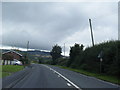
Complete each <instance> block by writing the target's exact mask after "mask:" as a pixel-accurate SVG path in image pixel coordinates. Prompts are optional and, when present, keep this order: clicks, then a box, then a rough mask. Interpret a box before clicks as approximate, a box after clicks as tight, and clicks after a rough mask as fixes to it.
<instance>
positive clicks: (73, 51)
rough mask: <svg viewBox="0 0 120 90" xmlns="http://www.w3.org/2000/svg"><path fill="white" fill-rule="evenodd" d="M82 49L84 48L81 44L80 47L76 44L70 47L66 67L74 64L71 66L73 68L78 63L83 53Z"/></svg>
mask: <svg viewBox="0 0 120 90" xmlns="http://www.w3.org/2000/svg"><path fill="white" fill-rule="evenodd" d="M83 47H84V46H83V44H81V46H80V45H79V44H76V43H75V45H74V46H73V47H70V59H69V61H68V65H67V66H70V65H71V64H72V63H73V62H74V64H72V65H73V67H74V65H75V64H77V63H78V60H79V59H78V58H79V56H80V54H81V53H82V51H83ZM75 66H76V65H75Z"/></svg>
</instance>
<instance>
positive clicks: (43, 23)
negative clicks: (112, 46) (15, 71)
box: [0, 2, 118, 54]
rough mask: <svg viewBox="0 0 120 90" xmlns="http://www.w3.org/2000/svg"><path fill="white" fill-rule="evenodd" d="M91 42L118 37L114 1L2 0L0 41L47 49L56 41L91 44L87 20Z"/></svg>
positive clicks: (58, 42)
mask: <svg viewBox="0 0 120 90" xmlns="http://www.w3.org/2000/svg"><path fill="white" fill-rule="evenodd" d="M89 18H90V19H92V27H93V34H94V39H95V44H97V43H101V42H104V41H107V40H117V39H118V3H117V2H66V3H65V2H62V3H61V2H56V3H55V2H3V3H2V30H3V31H2V34H0V35H2V44H3V46H4V45H8V46H15V47H22V48H25V47H26V44H27V41H29V42H30V48H34V49H42V50H49V51H50V50H51V49H52V46H53V45H55V44H58V45H60V46H62V47H63V45H64V43H65V45H66V52H67V54H68V51H69V48H70V46H73V45H74V43H79V44H83V45H85V47H87V46H91V45H92V43H91V36H90V28H89V22H88V19H89Z"/></svg>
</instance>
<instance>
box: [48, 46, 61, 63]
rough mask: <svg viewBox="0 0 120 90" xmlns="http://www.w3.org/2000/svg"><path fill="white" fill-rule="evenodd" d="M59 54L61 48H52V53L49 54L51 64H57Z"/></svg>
mask: <svg viewBox="0 0 120 90" xmlns="http://www.w3.org/2000/svg"><path fill="white" fill-rule="evenodd" d="M61 53H62V48H61V47H60V46H58V45H57V44H56V45H55V46H53V48H52V51H51V52H50V54H51V56H52V60H53V62H52V64H57V59H58V58H60V57H61Z"/></svg>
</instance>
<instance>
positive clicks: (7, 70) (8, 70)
mask: <svg viewBox="0 0 120 90" xmlns="http://www.w3.org/2000/svg"><path fill="white" fill-rule="evenodd" d="M0 67H2V71H0V78H3V77H6V76H8V75H11V74H12V73H15V72H17V71H20V70H22V69H23V68H24V67H23V66H18V65H2V66H0Z"/></svg>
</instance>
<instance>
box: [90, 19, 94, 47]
mask: <svg viewBox="0 0 120 90" xmlns="http://www.w3.org/2000/svg"><path fill="white" fill-rule="evenodd" d="M89 23H90V30H91V38H92V45H93V46H94V39H93V32H92V24H91V19H89Z"/></svg>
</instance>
